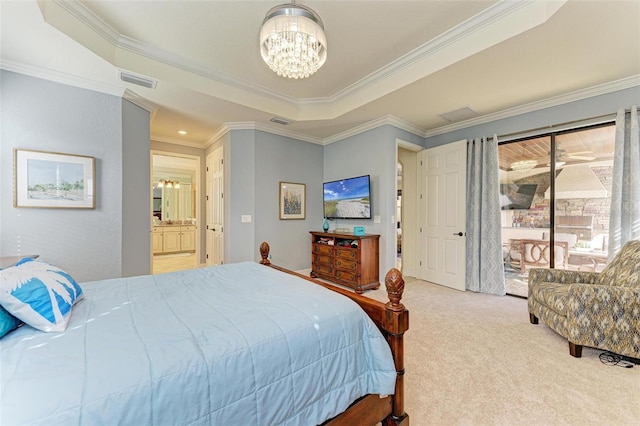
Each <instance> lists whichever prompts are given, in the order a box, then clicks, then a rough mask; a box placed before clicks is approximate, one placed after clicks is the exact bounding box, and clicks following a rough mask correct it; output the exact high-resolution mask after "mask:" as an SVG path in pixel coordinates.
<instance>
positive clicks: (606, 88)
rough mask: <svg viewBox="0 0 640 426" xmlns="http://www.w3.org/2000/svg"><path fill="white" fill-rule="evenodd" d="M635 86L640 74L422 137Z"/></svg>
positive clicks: (487, 116) (469, 121) (531, 103)
mask: <svg viewBox="0 0 640 426" xmlns="http://www.w3.org/2000/svg"><path fill="white" fill-rule="evenodd" d="M636 86H640V74H637V75H633V76H631V77H627V78H623V79H620V80H615V81H611V82H608V83H603V84H599V85H596V86H592V87H588V88H586V89H580V90H576V91H573V92H569V93H565V94H563V95H558V96H553V97H551V98H546V99H542V100H539V101H535V102H530V103H528V104H524V105H519V106H517V107H513V108H508V109H505V110H502V111H498V112H495V113H492V114H486V115H482V116H480V117H475V118H471V119H469V120H465V121H460V122H458V123H454V124H448V125H446V126H442V127H438V128H435V129H432V130H428V131H427V132H425V133H424V134H423V135H422V137H424V138H429V137H431V136H436V135H441V134H443V133H449V132H453V131H456V130H461V129H465V128H467V127H471V126H477V125H480V124H485V123H489V122H491V121H497V120H501V119H504V118H510V117H514V116H516V115H521V114H526V113H530V112H534V111H539V110H542V109H546V108H551V107H555V106H559V105H563V104H567V103H570V102H575V101H580V100H583V99H588V98H592V97H594V96H600V95H606V94H607V93H612V92H617V91H618V90H624V89H630V88H632V87H636Z"/></svg>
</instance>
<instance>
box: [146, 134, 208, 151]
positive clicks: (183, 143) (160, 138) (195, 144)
mask: <svg viewBox="0 0 640 426" xmlns="http://www.w3.org/2000/svg"><path fill="white" fill-rule="evenodd" d="M149 139H151V140H152V141H154V142H164V143H170V144H173V145H181V146H188V147H191V148H200V149H203V148H206V146H205V145H203V144H202V143H201V142H192V141H185V140H182V139H174V138H168V137H164V136H156V135H150V137H149Z"/></svg>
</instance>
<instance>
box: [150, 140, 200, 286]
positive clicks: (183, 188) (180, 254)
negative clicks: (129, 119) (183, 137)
mask: <svg viewBox="0 0 640 426" xmlns="http://www.w3.org/2000/svg"><path fill="white" fill-rule="evenodd" d="M151 160H152V163H151V165H152V167H151V170H152V171H151V185H152V190H151V192H152V200H151V204H152V217H151V220H152V232H151V238H152V244H151V247H152V253H151V256H152V272H153V273H154V274H158V273H164V272H171V271H179V270H185V269H194V268H196V267H198V266H199V265H200V262H199V261H198V259H199V258H200V255H199V253H200V236H199V232H198V229H199V220H200V218H199V214H198V212H199V200H198V196H197V194H198V193H199V190H200V189H199V188H200V182H199V176H200V158H199V157H196V156H189V155H180V154H175V153H169V152H160V151H153V152H152V153H151Z"/></svg>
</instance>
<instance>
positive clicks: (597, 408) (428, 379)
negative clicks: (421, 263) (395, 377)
mask: <svg viewBox="0 0 640 426" xmlns="http://www.w3.org/2000/svg"><path fill="white" fill-rule="evenodd" d="M406 281H407V285H406V288H405V296H404V299H403V301H404V303H405V305H406V306H407V308H408V309H409V311H410V321H409V323H410V329H409V331H408V332H407V334H406V339H405V367H406V380H405V392H406V395H407V398H406V403H405V408H406V411H407V413H408V414H409V416H410V420H411V425H413V426H422V425H620V426H622V425H640V365H637V366H635V367H634V368H621V367H617V366H609V365H605V364H603V363H602V362H601V361H600V360H599V355H600V353H601V352H602V351H600V350H596V349H591V348H584V350H583V355H582V358H580V359H577V358H573V357H571V356H570V355H569V348H568V344H567V341H566V340H565V339H563V338H562V337H560V336H559V335H557V334H556V333H555V332H553V331H552V330H551V329H549V328H548V327H547V326H545V325H544V324H542V323H541V324H538V325H532V324H530V323H529V316H528V311H527V301H526V300H525V299H520V298H515V297H510V296H503V297H499V296H490V295H484V294H477V293H471V292H459V291H456V290H451V289H448V288H446V287H441V286H437V285H434V284H430V283H426V282H424V281H415V280H414V281H412V282H410V281H411V279H409V278H407V280H406ZM365 295H367V296H370V297H373V298H375V299H378V300H384V301H386V294H385V292H384V289H383V288H382V287H381V288H380V289H379V290H376V291H369V292H366V293H365Z"/></svg>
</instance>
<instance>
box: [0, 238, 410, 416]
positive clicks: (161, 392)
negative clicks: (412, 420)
mask: <svg viewBox="0 0 640 426" xmlns="http://www.w3.org/2000/svg"><path fill="white" fill-rule="evenodd" d="M260 250H261V254H262V261H261V262H260V264H258V263H255V262H242V263H237V264H228V265H222V266H215V267H208V268H200V269H195V270H190V271H181V272H173V273H168V274H161V275H148V276H140V277H130V278H121V279H111V280H104V281H96V282H92V283H84V284H82V285H81V287H82V292H83V300H80V301H79V302H78V303H76V304H75V305H74V306H73V312H72V314H71V315H70V318H69V322H68V324H67V326H66V330H65V331H64V332H60V333H44V332H42V331H39V330H36V329H34V328H32V327H30V326H23V327H20V328H18V329H17V330H14V331H12V332H10V333H9V334H7V335H6V336H4V337H3V338H2V339H1V340H0V363H1V365H0V368H1V369H0V383H1V396H0V397H1V399H0V424H3V425H4V424H6V425H21V424H23V425H27V424H28V425H38V424H42V425H45V424H46V425H93V424H96V425H98V424H99V425H112V424H113V425H116V424H118V425H127V424H130V425H143V424H156V425H164V424H171V425H313V424H326V425H347V424H358V425H374V424H377V423H379V422H380V421H382V423H383V425H385V426H387V425H408V423H409V418H408V416H407V414H406V413H405V412H404V402H403V398H404V391H403V379H404V366H403V360H402V355H403V340H402V339H403V333H404V331H406V330H407V329H408V312H407V310H406V309H405V308H404V306H402V304H401V303H400V298H401V296H402V289H403V286H404V283H403V281H402V277H401V275H400V274H399V272H398V271H397V270H391V271H390V273H389V274H387V279H386V284H387V290H388V293H389V295H390V300H389V302H388V303H387V304H383V303H380V302H376V301H374V300H371V299H369V298H367V297H364V296H362V295H357V294H355V293H351V292H349V291H348V290H346V289H341V288H337V287H334V286H332V285H331V284H325V283H322V282H320V281H316V280H312V279H311V278H307V277H303V276H301V275H299V274H296V273H294V272H291V271H287V270H285V269H283V268H279V267H277V266H275V265H271V264H270V262H269V261H268V251H269V248H268V245H267V244H266V243H263V244H262V245H261V247H260ZM3 272H4V271H3ZM327 289H331V290H333V291H327ZM345 296H346V297H345ZM353 302H355V303H353ZM358 305H359V307H358Z"/></svg>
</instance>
